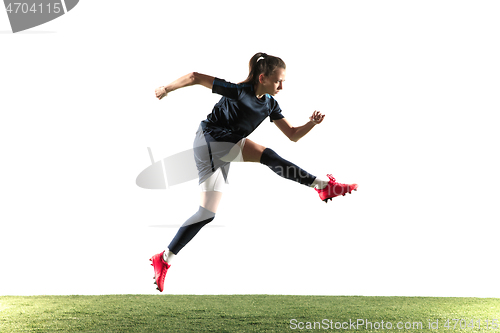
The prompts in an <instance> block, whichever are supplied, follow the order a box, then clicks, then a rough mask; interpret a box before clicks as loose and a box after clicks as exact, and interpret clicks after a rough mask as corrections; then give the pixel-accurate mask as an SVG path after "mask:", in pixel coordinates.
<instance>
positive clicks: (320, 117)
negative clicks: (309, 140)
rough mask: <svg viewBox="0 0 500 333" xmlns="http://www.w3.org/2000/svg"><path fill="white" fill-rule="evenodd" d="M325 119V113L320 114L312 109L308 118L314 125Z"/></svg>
mask: <svg viewBox="0 0 500 333" xmlns="http://www.w3.org/2000/svg"><path fill="white" fill-rule="evenodd" d="M323 119H325V115H324V114H321V112H319V111H314V112H313V114H312V116H310V117H309V120H310V121H311V122H313V123H314V124H315V125H318V124H321V122H322V121H323Z"/></svg>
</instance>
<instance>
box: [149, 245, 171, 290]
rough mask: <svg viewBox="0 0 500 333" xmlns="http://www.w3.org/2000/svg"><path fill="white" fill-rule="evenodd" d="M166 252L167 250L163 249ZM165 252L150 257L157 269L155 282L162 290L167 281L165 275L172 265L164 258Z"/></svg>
mask: <svg viewBox="0 0 500 333" xmlns="http://www.w3.org/2000/svg"><path fill="white" fill-rule="evenodd" d="M163 252H165V251H163ZM163 252H162V253H159V254H155V255H154V256H152V257H151V259H149V261H152V263H151V266H153V268H154V270H155V277H154V279H155V284H156V285H157V286H158V287H157V288H156V289H158V290H159V291H160V292H161V291H163V284H164V282H165V275H167V271H168V269H169V268H170V266H171V265H169V264H167V263H166V262H165V260H163Z"/></svg>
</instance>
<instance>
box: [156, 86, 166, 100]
mask: <svg viewBox="0 0 500 333" xmlns="http://www.w3.org/2000/svg"><path fill="white" fill-rule="evenodd" d="M155 95H156V98H158V99H162V98H163V97H165V96H167V91H166V90H165V87H160V88H156V89H155Z"/></svg>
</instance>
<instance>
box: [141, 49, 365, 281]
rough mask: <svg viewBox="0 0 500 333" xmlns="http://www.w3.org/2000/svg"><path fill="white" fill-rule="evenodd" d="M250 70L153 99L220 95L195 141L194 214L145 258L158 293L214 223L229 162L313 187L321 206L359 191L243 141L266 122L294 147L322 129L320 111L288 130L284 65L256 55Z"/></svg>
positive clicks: (189, 78) (197, 77)
mask: <svg viewBox="0 0 500 333" xmlns="http://www.w3.org/2000/svg"><path fill="white" fill-rule="evenodd" d="M249 67H250V73H249V75H248V77H247V79H246V80H245V81H243V82H241V83H239V84H233V83H229V82H226V81H224V80H221V79H219V78H214V77H212V76H208V75H204V74H200V73H190V74H188V75H185V76H183V77H181V78H179V79H177V80H175V81H174V82H172V83H171V84H169V85H167V86H163V87H159V88H157V89H156V91H155V93H156V97H157V98H158V99H162V98H163V97H165V96H167V94H168V93H170V92H172V91H174V90H177V89H179V88H183V87H187V86H191V85H195V84H199V85H202V86H204V87H207V88H209V89H211V90H212V92H213V93H217V94H220V95H222V98H221V99H220V101H219V102H218V103H217V104H216V105H215V106H214V108H213V110H212V113H211V114H209V115H208V117H207V119H205V120H203V121H202V122H201V124H200V127H199V129H198V131H197V133H196V137H195V140H194V145H193V147H194V155H195V161H196V166H197V169H198V175H199V184H200V187H201V202H200V207H199V210H198V212H196V213H195V214H194V215H193V216H191V217H190V218H189V219H188V220H187V221H186V222H185V223H184V224H183V225H182V226H181V227H180V229H179V231H178V232H177V234H176V235H175V237H174V239H173V240H172V241H171V243H170V245H169V246H168V249H167V250H165V251H163V252H161V253H159V254H156V255H154V256H153V257H152V258H151V259H150V261H152V264H151V265H152V266H153V267H154V272H155V284H157V289H158V290H159V291H163V286H164V280H165V275H166V273H167V270H168V269H169V268H170V265H171V264H170V263H171V262H172V259H173V258H174V257H175V255H177V254H178V253H179V251H180V250H181V249H182V248H183V247H184V246H185V245H186V244H187V243H188V242H189V241H190V240H191V239H192V238H193V237H194V236H195V235H196V234H197V233H198V231H199V230H200V229H201V228H202V227H203V226H205V225H206V224H207V223H209V222H211V221H212V220H213V219H214V218H215V213H216V212H217V207H218V205H219V202H220V200H221V196H222V188H223V185H224V183H225V182H227V176H228V172H229V164H230V162H260V163H262V164H265V165H267V166H268V167H269V168H270V169H271V170H272V171H274V172H275V173H276V174H278V175H280V176H281V177H284V178H287V179H290V180H293V181H295V182H298V183H300V184H303V185H306V186H309V187H314V188H315V190H316V191H317V192H318V193H319V197H320V199H321V200H323V201H325V202H327V201H328V200H331V199H332V198H334V197H336V196H338V195H345V194H346V193H351V191H352V190H356V189H357V187H358V186H357V185H356V184H340V183H337V182H336V181H335V178H333V177H332V176H331V175H327V176H328V178H329V179H328V180H324V179H319V178H316V177H315V176H313V175H311V174H310V173H308V172H307V171H305V170H303V169H301V168H299V167H298V166H297V165H295V164H293V163H291V162H289V161H287V160H285V159H283V158H282V157H280V156H279V155H278V154H277V153H276V152H274V151H273V150H272V149H270V148H266V147H264V146H261V145H259V144H257V143H255V142H253V141H251V140H250V139H247V136H248V135H250V133H252V132H253V131H254V130H255V129H256V128H257V127H258V126H259V125H260V124H261V123H262V121H264V119H265V118H267V117H269V118H270V120H271V122H274V123H275V124H276V126H277V127H278V128H279V129H280V130H281V131H282V132H283V133H284V134H285V135H286V136H287V137H288V138H289V139H290V140H292V141H294V142H296V141H298V140H299V139H300V138H302V137H303V136H304V135H306V134H307V133H309V131H310V130H311V129H312V128H313V127H314V126H316V125H318V124H321V123H322V122H323V119H324V118H325V115H323V114H321V112H318V111H314V112H313V114H312V115H311V117H309V122H307V123H306V124H305V125H303V126H299V127H293V126H292V125H291V124H290V123H289V122H288V121H287V120H286V119H285V117H284V116H283V114H282V113H281V109H280V107H279V105H278V102H277V101H276V100H275V99H274V98H273V96H276V95H277V94H278V93H279V92H280V91H281V90H282V89H283V82H284V81H285V74H286V65H285V63H284V62H283V60H281V59H280V58H278V57H273V56H270V55H267V54H265V53H257V54H255V55H254V56H253V57H252V58H251V59H250V63H249Z"/></svg>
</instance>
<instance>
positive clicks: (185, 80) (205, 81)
mask: <svg viewBox="0 0 500 333" xmlns="http://www.w3.org/2000/svg"><path fill="white" fill-rule="evenodd" d="M213 82H214V77H213V76H209V75H205V74H200V73H196V72H192V73H189V74H187V75H184V76H183V77H180V78H178V79H177V80H175V81H174V82H172V83H170V84H169V85H166V86H163V87H159V88H156V90H155V93H156V97H157V98H158V99H162V98H163V97H165V96H167V94H168V93H169V92H171V91H174V90H177V89H179V88H184V87H188V86H193V85H195V84H201V85H202V86H204V87H207V88H209V89H212V84H213Z"/></svg>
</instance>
